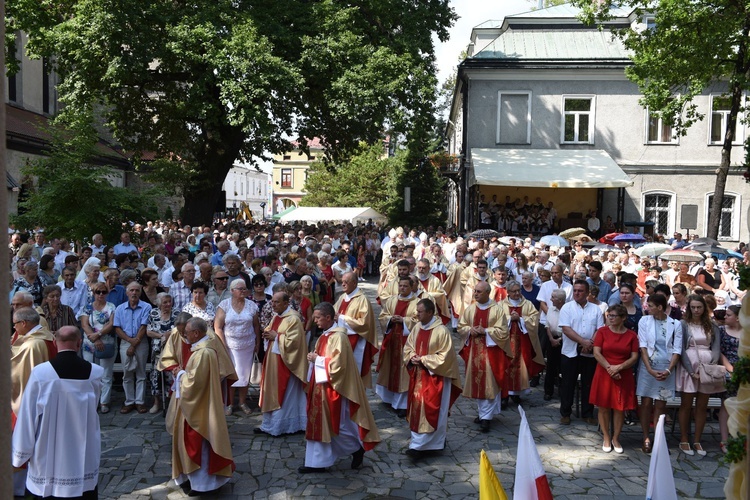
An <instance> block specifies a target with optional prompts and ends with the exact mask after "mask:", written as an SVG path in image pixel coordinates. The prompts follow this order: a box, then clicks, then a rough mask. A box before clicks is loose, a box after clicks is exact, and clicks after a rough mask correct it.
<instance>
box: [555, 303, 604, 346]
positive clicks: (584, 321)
mask: <svg viewBox="0 0 750 500" xmlns="http://www.w3.org/2000/svg"><path fill="white" fill-rule="evenodd" d="M559 326H560V329H561V330H562V327H564V326H567V327H570V328H571V329H572V330H573V331H575V332H576V333H577V334H578V335H580V336H581V337H583V338H584V339H591V338H593V337H594V334H595V333H596V331H597V330H598V329H599V328H601V327H602V326H604V316H603V315H602V310H601V309H599V306H597V305H596V304H592V303H591V302H588V301H587V302H586V305H585V306H583V307H581V306H580V305H579V304H578V302H574V301H571V302H567V303H566V304H565V305H564V306H562V308H561V309H560V322H559ZM577 348H578V343H577V342H574V341H573V340H572V339H571V338H570V337H568V336H567V335H563V343H562V355H563V356H565V357H567V358H575V357H576V356H578V349H577ZM581 356H586V357H592V356H593V354H581Z"/></svg>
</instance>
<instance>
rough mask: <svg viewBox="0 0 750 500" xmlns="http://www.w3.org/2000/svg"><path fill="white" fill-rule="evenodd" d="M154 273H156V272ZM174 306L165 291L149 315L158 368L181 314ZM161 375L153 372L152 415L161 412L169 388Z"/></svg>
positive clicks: (148, 331) (151, 337) (147, 333)
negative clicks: (163, 350)
mask: <svg viewBox="0 0 750 500" xmlns="http://www.w3.org/2000/svg"><path fill="white" fill-rule="evenodd" d="M147 271H149V269H147V270H146V271H144V273H143V275H144V276H145V275H146V272H147ZM152 272H154V273H155V272H156V271H152ZM141 300H143V299H141ZM173 304H174V301H173V300H172V296H171V295H169V294H168V293H167V292H165V291H162V292H159V293H157V294H156V297H155V298H154V307H153V308H152V309H151V313H150V314H149V319H148V326H147V327H146V335H148V337H149V338H150V339H151V363H152V364H153V365H154V366H156V364H157V363H158V362H159V359H160V358H161V352H162V348H163V347H164V343H165V342H166V341H167V339H168V337H169V332H171V331H172V328H174V326H175V320H176V319H177V315H178V314H179V313H178V312H177V311H175V310H174V309H173V308H172V305H173ZM161 373H162V372H159V371H158V370H151V395H152V396H153V397H154V405H153V406H152V407H151V409H150V410H149V411H148V412H149V413H152V414H153V413H158V412H159V411H161V396H162V391H165V390H167V388H168V387H169V385H167V384H166V383H164V384H161V383H160V379H161ZM161 381H163V380H161ZM170 385H171V384H170Z"/></svg>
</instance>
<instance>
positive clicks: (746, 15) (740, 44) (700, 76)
mask: <svg viewBox="0 0 750 500" xmlns="http://www.w3.org/2000/svg"><path fill="white" fill-rule="evenodd" d="M572 3H573V4H574V5H577V6H579V7H582V8H583V10H584V14H583V18H584V20H585V21H588V22H600V23H601V22H604V21H606V20H607V19H609V18H610V13H609V11H610V8H611V6H612V4H613V2H612V1H611V0H607V1H604V2H600V1H598V0H573V2H572ZM617 5H618V7H620V8H627V7H632V8H634V10H635V16H636V19H638V18H640V16H642V15H644V14H645V13H647V12H649V11H652V12H653V15H654V21H655V26H656V27H655V29H644V30H640V31H639V30H635V29H632V28H628V29H623V30H619V31H616V34H617V35H618V36H619V37H620V38H621V39H622V40H623V43H624V44H625V46H626V47H627V48H628V49H630V50H632V52H633V56H632V60H633V65H632V66H630V67H628V68H626V70H625V73H626V74H627V76H628V78H629V79H631V80H632V81H633V82H635V83H637V84H638V87H639V88H640V90H641V92H642V93H643V98H642V99H641V103H642V104H643V105H644V106H648V107H649V110H650V111H651V112H656V113H658V114H659V115H660V116H661V117H662V118H663V119H664V120H665V121H667V122H668V123H671V124H672V125H674V127H675V130H677V132H678V133H681V134H683V135H684V133H685V130H686V129H687V128H688V127H690V126H691V125H692V124H693V123H695V122H696V121H697V120H701V119H703V118H704V116H703V115H702V114H701V113H699V112H698V111H697V108H696V105H695V104H694V103H693V99H694V98H695V96H697V95H700V94H702V93H704V92H705V91H706V90H707V89H708V88H709V87H712V86H718V87H720V88H724V89H726V90H725V95H726V97H727V98H728V99H729V101H730V111H729V116H728V119H727V130H726V133H725V134H724V141H723V144H722V149H721V163H720V165H719V168H718V169H717V172H716V184H715V187H714V197H713V200H714V201H713V203H712V204H711V207H710V212H709V220H708V231H707V233H708V234H707V235H708V237H709V238H714V239H716V238H717V236H718V232H719V221H720V217H721V206H722V199H723V198H724V188H725V186H726V180H727V175H728V173H729V167H730V163H731V153H732V142H733V141H734V134H735V125H736V123H737V119H738V117H739V116H740V113H741V112H742V110H743V107H742V98H743V92H744V90H745V89H747V88H748V83H749V81H750V80H749V79H750V51H749V50H748V49H750V4H748V2H745V1H736V0H714V1H707V0H660V1H659V2H658V3H656V4H655V3H654V2H652V1H650V0H626V1H624V2H618V3H617Z"/></svg>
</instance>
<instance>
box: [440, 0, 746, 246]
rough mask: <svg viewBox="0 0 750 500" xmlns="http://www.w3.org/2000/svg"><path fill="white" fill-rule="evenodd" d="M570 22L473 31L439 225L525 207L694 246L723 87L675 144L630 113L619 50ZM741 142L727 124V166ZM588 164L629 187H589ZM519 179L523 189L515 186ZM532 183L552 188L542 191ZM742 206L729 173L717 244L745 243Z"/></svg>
mask: <svg viewBox="0 0 750 500" xmlns="http://www.w3.org/2000/svg"><path fill="white" fill-rule="evenodd" d="M578 14H579V11H578V9H575V8H573V7H571V6H569V5H562V6H556V7H551V8H548V9H540V10H537V11H533V12H528V13H524V14H518V15H515V16H509V17H507V18H505V19H504V20H502V21H488V22H486V23H483V24H481V25H479V26H477V27H476V28H474V29H473V31H472V34H471V43H470V45H469V48H468V56H467V58H466V59H465V60H464V61H463V62H462V63H461V64H460V65H459V71H458V78H457V83H456V89H455V94H454V99H453V104H452V108H451V111H450V120H449V124H448V129H447V133H446V139H447V142H448V152H449V153H451V154H456V155H458V156H459V157H460V159H461V160H460V164H459V165H458V166H457V168H454V169H451V170H450V171H446V172H445V175H446V176H447V177H448V179H449V187H450V190H451V193H450V196H449V199H451V200H453V205H454V206H453V207H452V213H451V218H452V219H451V220H450V221H449V222H452V223H454V224H456V225H458V226H459V227H465V228H469V227H475V226H476V221H477V212H476V207H477V203H478V200H479V198H480V196H482V195H483V196H484V197H485V198H486V199H487V200H489V199H490V198H491V197H492V196H497V197H498V199H499V200H500V201H503V200H505V197H506V196H510V197H511V199H513V200H515V199H516V198H523V197H525V196H528V197H529V198H530V199H531V200H535V199H536V198H541V200H542V201H543V202H544V203H545V204H546V203H547V202H550V201H551V202H554V206H555V207H556V208H557V211H558V213H559V215H560V217H561V218H565V217H566V215H578V217H581V216H580V215H579V214H586V213H587V212H588V211H589V210H592V209H593V210H596V211H597V213H598V215H599V218H600V219H601V220H602V221H605V219H606V217H608V216H609V217H612V219H613V221H619V222H620V223H621V224H622V225H623V226H627V224H626V223H627V222H628V221H635V222H644V221H645V222H653V224H654V225H653V231H654V233H656V234H663V235H667V236H671V235H672V234H673V233H674V232H682V233H683V234H684V233H686V232H687V230H688V229H690V232H691V233H698V234H700V235H705V234H706V232H707V223H708V211H709V203H710V202H711V200H712V195H713V189H714V184H715V171H716V168H717V167H718V166H719V163H720V160H721V148H722V144H721V142H722V137H723V132H724V131H725V130H726V115H727V113H728V106H727V100H726V99H725V98H723V97H722V90H723V89H722V87H721V86H717V87H715V88H712V89H708V91H707V92H705V93H704V95H701V96H699V97H697V98H696V99H695V101H694V103H695V105H696V106H697V107H698V111H699V112H701V113H703V114H705V119H704V120H702V121H699V122H697V123H696V124H694V125H693V126H692V127H691V128H689V129H688V130H687V133H686V134H685V135H683V136H677V134H675V133H674V131H673V130H671V128H670V127H669V126H668V125H667V124H666V123H664V122H663V121H662V120H661V119H660V118H658V117H657V116H655V115H652V114H650V113H649V110H648V109H645V108H644V107H643V106H642V105H641V104H640V103H639V99H640V97H641V94H640V93H639V90H638V87H637V86H636V85H635V84H634V83H632V82H630V81H629V80H628V79H627V78H626V76H625V73H624V70H625V68H626V67H627V66H628V65H629V64H630V60H629V58H628V53H627V51H626V50H625V49H624V47H623V46H622V44H621V43H620V42H619V41H618V40H617V39H615V38H614V37H613V36H612V35H611V34H610V33H609V32H608V31H606V30H603V31H599V30H598V29H597V28H596V27H588V26H584V25H583V24H582V23H581V22H580V21H579V20H578V18H577V15H578ZM614 14H615V19H614V20H613V21H612V26H618V27H624V26H634V27H635V28H636V29H645V28H646V26H647V25H648V23H649V22H650V19H649V18H648V17H637V16H636V15H635V14H634V13H632V12H630V11H625V10H622V9H621V10H616V11H614ZM657 29H658V27H657ZM746 135H747V131H746V130H745V127H744V126H743V125H742V124H740V123H738V125H737V130H736V142H735V144H736V146H735V147H734V148H733V150H732V164H733V166H738V165H739V164H740V163H742V161H743V159H744V150H743V147H742V144H743V141H744V140H745V137H746ZM545 153H547V154H545ZM545 158H551V160H549V161H552V162H553V164H552V165H550V164H545ZM561 158H562V159H564V161H563V160H561ZM592 159H595V160H596V161H598V160H599V159H601V160H602V161H603V162H604V163H608V162H614V164H616V167H617V168H619V170H620V171H621V172H617V173H616V175H620V174H624V175H626V176H627V177H624V178H625V179H626V180H627V179H628V178H629V181H628V182H622V183H620V184H617V185H615V184H613V183H609V184H607V183H598V184H597V183H591V184H589V183H588V182H587V180H588V179H590V178H593V177H595V176H596V172H597V169H599V167H601V168H604V166H605V165H604V164H602V165H599V164H597V163H596V161H594V162H593V164H592ZM584 160H585V161H584ZM549 161H548V162H547V163H549ZM550 167H553V171H554V173H550V172H551V171H550V170H548V168H550ZM581 172H583V173H584V174H585V175H583V176H579V178H577V179H574V180H575V182H574V181H573V179H572V178H573V177H575V174H576V173H581ZM521 174H525V177H527V178H528V179H527V180H526V181H518V180H517V179H516V178H517V177H519V176H521V177H523V175H521ZM535 174H536V175H537V177H538V178H537V179H534V176H535ZM558 175H559V176H560V179H562V180H560V181H559V182H558V181H557V179H558V177H557V176H558ZM613 175H615V174H613ZM487 176H489V177H491V178H488V177H487ZM539 178H549V179H550V180H554V182H550V183H549V184H548V185H543V183H540V182H539V181H540V179H539ZM504 179H512V182H507V183H504ZM542 180H543V179H542ZM567 180H571V182H569V183H567V182H566V181H567ZM532 181H533V182H532ZM590 186H595V187H590ZM747 194H748V188H747V184H746V183H745V181H744V178H743V176H742V172H741V171H740V170H739V169H738V168H734V167H733V168H732V169H731V170H730V175H729V177H728V179H727V184H726V193H725V196H724V200H723V202H722V206H723V207H724V208H723V216H722V222H721V226H720V228H719V237H720V239H721V240H724V241H726V242H727V243H729V242H738V241H748V239H750V236H749V234H750V231H749V230H748V209H750V199H748V196H747ZM695 213H697V217H693V214H695ZM690 219H695V220H690ZM693 222H694V223H693Z"/></svg>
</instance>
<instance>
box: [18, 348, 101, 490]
mask: <svg viewBox="0 0 750 500" xmlns="http://www.w3.org/2000/svg"><path fill="white" fill-rule="evenodd" d="M103 375H104V369H103V368H102V367H100V366H97V365H92V366H91V374H90V375H89V378H88V379H87V380H73V379H61V378H60V377H59V376H58V375H57V372H56V371H55V369H54V368H53V367H52V365H51V364H50V363H49V362H47V363H42V364H40V365H38V366H37V367H35V368H34V369H33V370H32V371H31V376H30V377H29V382H28V385H27V386H26V389H25V391H24V395H23V399H22V400H21V408H20V410H19V412H18V421H17V422H16V427H15V430H14V431H13V466H14V467H20V466H21V465H23V464H25V463H27V462H28V476H27V480H26V487H27V488H28V489H29V491H30V492H31V493H32V494H34V495H38V496H41V497H48V496H56V497H78V496H81V495H83V493H84V492H86V491H91V490H93V489H94V488H96V485H97V483H98V481H99V458H100V456H101V433H100V430H99V415H97V413H96V406H97V404H98V403H99V395H100V393H101V386H102V376H103Z"/></svg>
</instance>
